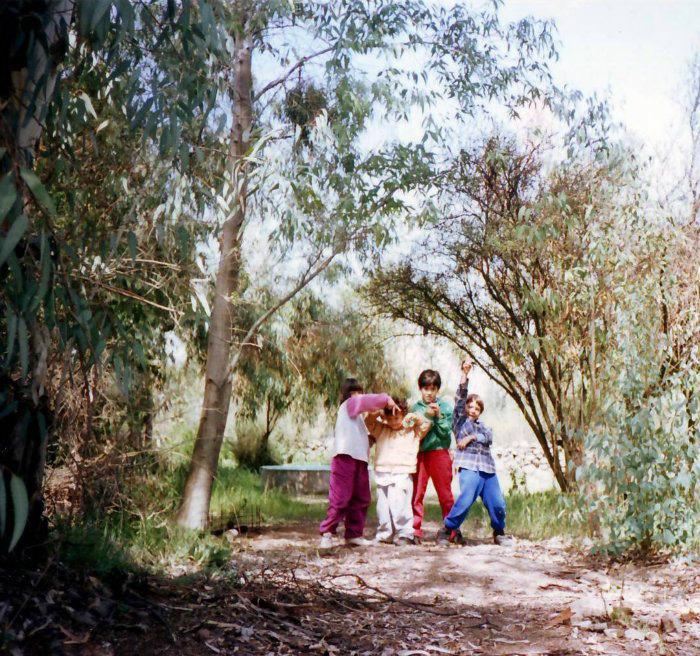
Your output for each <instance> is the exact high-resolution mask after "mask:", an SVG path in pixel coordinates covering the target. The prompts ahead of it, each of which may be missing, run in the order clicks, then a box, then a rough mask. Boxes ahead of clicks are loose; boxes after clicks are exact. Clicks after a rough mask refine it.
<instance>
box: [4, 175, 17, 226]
mask: <svg viewBox="0 0 700 656" xmlns="http://www.w3.org/2000/svg"><path fill="white" fill-rule="evenodd" d="M16 199H17V192H16V191H15V186H14V185H13V184H12V178H11V177H10V176H9V175H6V176H5V177H4V178H3V179H2V180H0V221H2V220H3V219H4V218H5V217H6V216H7V213H8V212H9V211H10V209H12V206H13V205H14V203H15V200H16Z"/></svg>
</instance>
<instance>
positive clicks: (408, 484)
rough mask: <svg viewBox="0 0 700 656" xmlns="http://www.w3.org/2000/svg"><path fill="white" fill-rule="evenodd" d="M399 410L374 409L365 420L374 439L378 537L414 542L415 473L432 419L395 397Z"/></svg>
mask: <svg viewBox="0 0 700 656" xmlns="http://www.w3.org/2000/svg"><path fill="white" fill-rule="evenodd" d="M394 402H395V403H396V405H397V406H398V411H397V410H396V409H393V413H392V412H373V413H370V414H369V415H367V418H366V419H365V423H366V425H367V430H368V431H369V432H370V434H371V435H372V437H373V438H374V441H375V448H374V476H375V481H376V483H377V520H378V522H379V526H378V528H377V535H376V537H375V541H377V542H394V543H395V544H413V543H414V537H413V506H412V504H411V499H412V496H413V477H412V475H413V474H415V472H416V463H417V459H418V447H419V445H420V441H421V440H422V439H423V438H424V437H425V436H426V434H427V433H428V431H429V430H430V428H431V427H432V422H431V421H430V420H429V419H427V418H425V417H423V416H422V415H419V414H416V413H408V405H407V404H406V402H405V401H404V400H402V399H394Z"/></svg>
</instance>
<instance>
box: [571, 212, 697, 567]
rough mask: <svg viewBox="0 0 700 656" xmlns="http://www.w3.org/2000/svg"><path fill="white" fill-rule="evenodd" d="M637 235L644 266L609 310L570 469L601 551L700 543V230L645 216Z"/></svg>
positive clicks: (611, 245) (665, 548)
mask: <svg viewBox="0 0 700 656" xmlns="http://www.w3.org/2000/svg"><path fill="white" fill-rule="evenodd" d="M635 233H636V236H637V239H638V240H639V242H641V243H642V244H645V245H647V247H648V249H649V254H648V257H649V260H648V261H649V262H650V269H651V270H650V271H649V272H648V273H647V275H646V276H645V277H641V278H640V277H637V276H633V277H632V280H631V281H630V284H629V286H626V287H625V294H624V296H623V297H622V299H621V301H620V302H619V303H618V305H617V306H616V308H615V324H614V344H615V347H616V348H615V350H612V351H611V353H610V357H609V359H608V360H607V361H606V363H605V366H604V367H602V368H601V371H600V384H601V386H604V389H605V393H604V394H603V396H602V398H601V405H600V412H599V413H598V415H597V416H596V420H595V422H594V423H593V425H592V426H591V427H590V429H589V430H588V431H587V432H586V433H585V440H586V452H585V453H586V458H585V460H584V462H583V464H582V466H581V467H580V468H579V470H578V472H577V477H578V479H579V484H580V489H581V495H582V498H581V508H582V512H583V513H584V515H586V516H587V517H588V519H589V521H590V522H591V523H592V525H593V528H594V529H596V530H597V531H599V532H600V534H601V537H602V541H601V547H602V548H603V549H605V550H606V551H609V552H612V553H616V554H619V553H621V552H624V551H639V552H648V551H662V552H680V551H687V550H689V549H695V550H697V549H698V547H699V546H700V402H699V399H700V361H699V360H698V346H697V345H698V336H700V325H699V321H698V318H699V317H700V312H699V311H698V310H699V309H700V302H699V300H698V296H697V288H696V283H694V282H693V280H692V275H693V274H692V269H691V267H692V265H691V264H690V262H692V256H690V254H691V253H693V252H694V251H695V249H696V248H697V246H696V244H697V233H696V232H695V231H694V230H693V229H692V227H690V229H689V227H688V226H686V227H679V226H678V225H674V223H673V222H671V221H669V220H667V219H656V220H651V219H650V218H649V217H648V216H647V217H645V220H644V222H643V224H641V225H637V226H636V229H635ZM605 243H607V247H608V248H610V249H615V250H616V251H619V249H620V245H619V243H618V242H617V241H615V242H613V243H608V242H605V241H603V242H602V244H605ZM694 244H695V245H694ZM602 248H604V247H603V246H601V249H602ZM635 249H636V251H637V253H638V254H639V255H641V254H642V253H640V250H641V248H640V246H639V245H637V246H636V247H635Z"/></svg>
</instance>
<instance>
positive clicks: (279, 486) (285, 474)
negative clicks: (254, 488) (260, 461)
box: [261, 465, 331, 495]
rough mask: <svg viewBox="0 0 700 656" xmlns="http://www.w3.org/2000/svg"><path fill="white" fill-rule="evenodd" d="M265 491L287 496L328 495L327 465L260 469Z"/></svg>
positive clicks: (328, 470) (329, 474) (277, 466)
mask: <svg viewBox="0 0 700 656" xmlns="http://www.w3.org/2000/svg"><path fill="white" fill-rule="evenodd" d="M261 473H262V481H263V484H264V486H265V489H266V490H267V489H270V488H274V489H276V490H281V491H282V492H286V493H287V494H297V495H303V494H328V485H329V483H330V477H331V468H330V466H329V465H271V466H266V467H262V468H261Z"/></svg>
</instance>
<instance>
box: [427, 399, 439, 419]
mask: <svg viewBox="0 0 700 656" xmlns="http://www.w3.org/2000/svg"><path fill="white" fill-rule="evenodd" d="M425 414H426V415H428V417H435V418H437V419H440V417H441V416H442V413H441V412H440V406H439V405H438V404H437V403H430V404H428V409H427V410H426V411H425Z"/></svg>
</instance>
